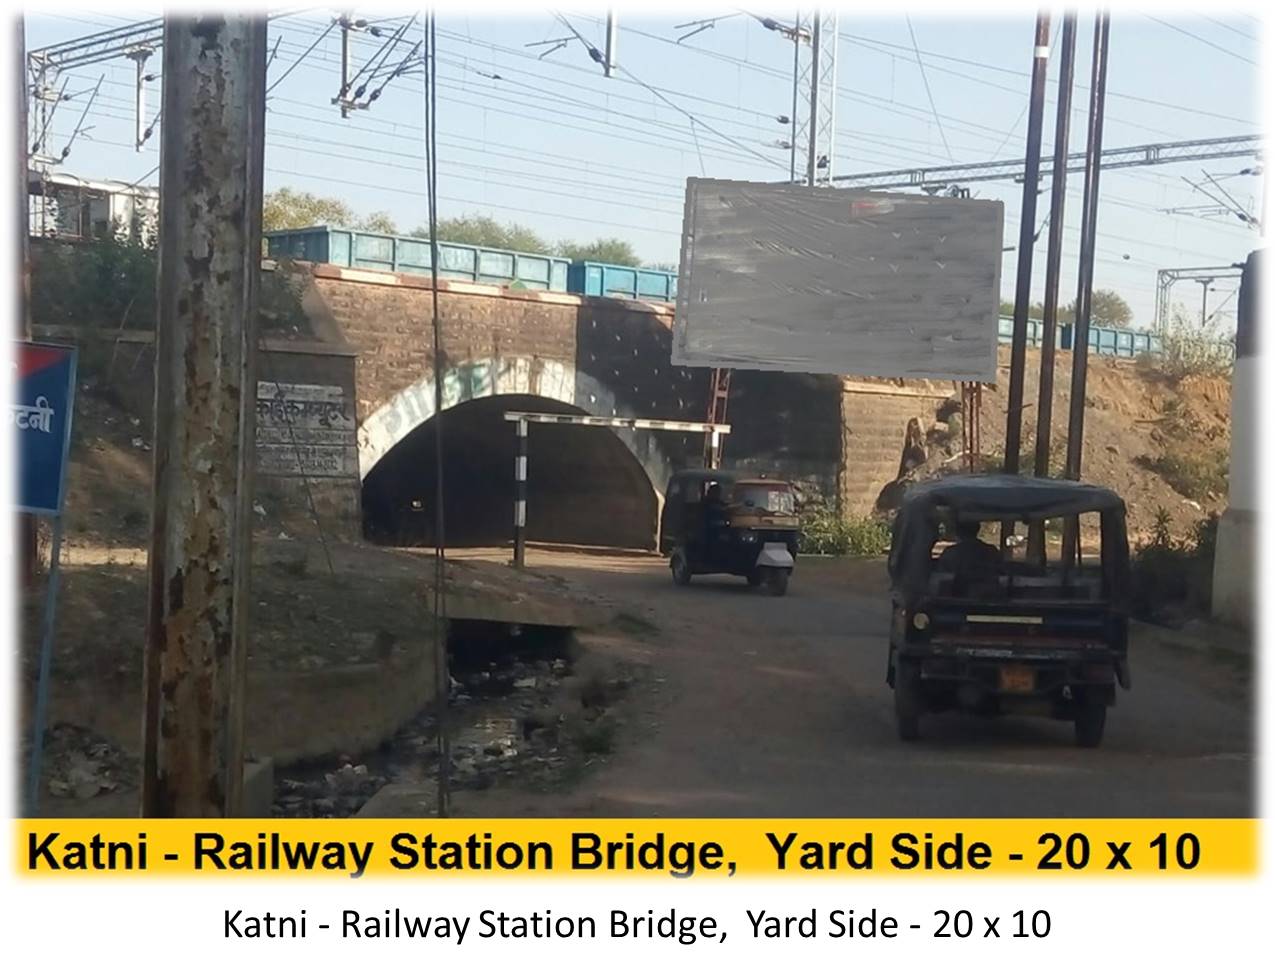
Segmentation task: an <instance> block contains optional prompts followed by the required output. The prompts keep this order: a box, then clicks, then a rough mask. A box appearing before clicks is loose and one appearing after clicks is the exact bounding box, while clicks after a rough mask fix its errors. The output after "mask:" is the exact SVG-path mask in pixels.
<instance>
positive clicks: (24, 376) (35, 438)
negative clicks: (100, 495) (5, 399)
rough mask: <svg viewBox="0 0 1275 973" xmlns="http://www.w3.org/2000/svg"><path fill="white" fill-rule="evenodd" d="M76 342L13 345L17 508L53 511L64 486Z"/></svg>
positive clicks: (58, 507) (11, 413)
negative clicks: (71, 346)
mask: <svg viewBox="0 0 1275 973" xmlns="http://www.w3.org/2000/svg"><path fill="white" fill-rule="evenodd" d="M75 356H76V353H75V349H74V348H68V347H66V346H64V345H41V344H34V343H32V342H29V341H20V342H16V343H15V345H14V360H13V365H12V367H13V375H14V378H15V379H16V381H15V382H14V401H13V402H12V403H11V404H10V406H9V417H10V418H9V421H10V422H12V423H13V426H14V439H15V440H16V441H17V447H18V509H19V510H21V511H24V512H26V513H33V514H48V515H50V516H55V517H56V516H57V515H58V514H60V513H61V512H62V497H63V493H64V492H65V489H66V465H67V453H68V451H69V449H70V445H71V409H72V407H73V405H74V403H75V360H76V357H75Z"/></svg>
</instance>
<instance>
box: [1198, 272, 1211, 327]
mask: <svg viewBox="0 0 1275 973" xmlns="http://www.w3.org/2000/svg"><path fill="white" fill-rule="evenodd" d="M1212 283H1213V281H1212V280H1202V281H1200V284H1201V286H1202V287H1203V289H1204V295H1203V297H1202V298H1201V300H1200V330H1201V331H1203V330H1204V328H1205V327H1206V326H1207V325H1208V323H1209V285H1210V284H1212Z"/></svg>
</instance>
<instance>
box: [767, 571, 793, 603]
mask: <svg viewBox="0 0 1275 973" xmlns="http://www.w3.org/2000/svg"><path fill="white" fill-rule="evenodd" d="M766 590H767V591H769V592H770V593H771V594H772V595H774V596H775V597H776V598H779V597H781V596H782V595H783V594H784V592H786V591H787V590H788V572H787V571H785V570H784V569H783V568H767V569H766Z"/></svg>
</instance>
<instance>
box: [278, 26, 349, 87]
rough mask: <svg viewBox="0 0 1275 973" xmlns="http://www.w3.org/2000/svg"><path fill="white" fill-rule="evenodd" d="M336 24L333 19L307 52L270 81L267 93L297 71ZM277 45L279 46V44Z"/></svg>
mask: <svg viewBox="0 0 1275 973" xmlns="http://www.w3.org/2000/svg"><path fill="white" fill-rule="evenodd" d="M335 26H336V21H333V22H332V23H330V24H328V28H327V30H325V31H324V32H323V33H322V34H320V35H319V36H318V37H317V38H315V41H314V43H313V44H311V45H310V46H309V47H307V48H306V49H305V53H304V54H302V55H301V56H300V57H299V58H297V59H296V60H295V61H293V62H292V63H291V64H290V65H288V70H286V71H284V72H283V74H281V75H279V77H277V78H275V80H274V81H272V82H271V83H270V86H269V87H267V88H266V94H270V92H272V91H274V89H275V88H277V87H279V85H280V84H282V83H283V79H284V78H286V77H287V76H288V75H290V74H291V73H292V72H293V71H295V70H296V67H297V65H298V64H300V63H301V62H302V61H304V60H305V59H306V58H307V57H309V56H310V54H311V53H312V52H313V51H314V49H315V48H316V47H318V46H319V44H320V42H322V40H323V38H325V37H327V36H328V34H330V33H331V32H332V28H333V27H335ZM280 39H282V38H280ZM275 46H276V47H278V45H277V44H276V45H275Z"/></svg>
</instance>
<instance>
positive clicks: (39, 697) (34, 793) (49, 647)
mask: <svg viewBox="0 0 1275 973" xmlns="http://www.w3.org/2000/svg"><path fill="white" fill-rule="evenodd" d="M32 522H34V518H33V520H32ZM61 562H62V517H61V516H57V517H54V518H53V544H52V548H51V550H50V552H49V581H48V587H46V588H45V592H44V620H43V623H42V625H41V627H40V674H39V676H38V677H37V680H36V684H35V714H34V718H33V720H32V726H31V760H30V762H29V764H28V768H27V799H26V814H27V817H33V816H34V815H35V812H36V811H37V810H39V807H40V775H41V773H42V770H43V764H44V728H45V724H46V723H47V722H48V712H49V679H50V677H51V674H52V669H53V620H54V618H55V617H56V612H57V604H58V583H59V582H60V581H61V579H62V568H61Z"/></svg>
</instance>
